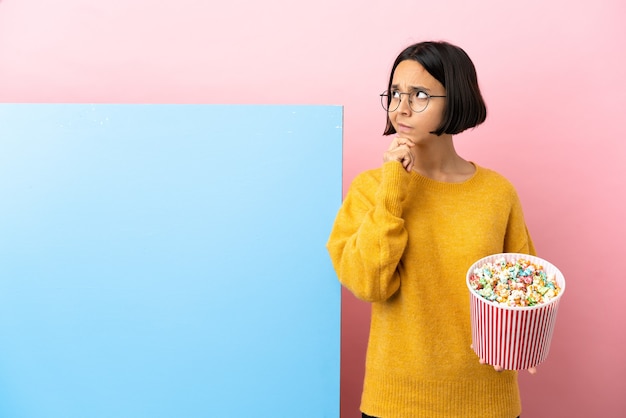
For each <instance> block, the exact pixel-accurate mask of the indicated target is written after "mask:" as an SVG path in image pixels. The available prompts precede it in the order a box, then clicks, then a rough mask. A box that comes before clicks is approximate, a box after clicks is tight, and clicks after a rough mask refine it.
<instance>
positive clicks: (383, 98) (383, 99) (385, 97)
mask: <svg viewBox="0 0 626 418" xmlns="http://www.w3.org/2000/svg"><path fill="white" fill-rule="evenodd" d="M397 93H398V94H399V95H400V100H398V106H396V108H395V109H391V108H389V109H387V108H388V107H389V106H385V103H386V104H387V105H389V104H390V103H391V92H390V91H389V90H385V91H383V92H382V94H381V95H380V105H381V106H382V107H383V109H384V110H385V112H387V113H389V112H395V111H396V110H398V108H400V103H402V95H403V94H406V95H407V96H409V107H410V108H411V110H412V111H413V112H415V113H422V112H423V111H424V110H426V109H427V108H428V105H429V104H430V99H431V98H432V97H448V96H441V95H436V94H428V93H427V92H425V91H424V90H416V91H412V92H410V93H402V92H400V91H398V92H397ZM417 93H424V94H425V95H426V96H427V97H428V99H427V101H426V106H424V108H423V109H422V110H415V109H413V106H411V103H412V101H411V95H412V94H417Z"/></svg>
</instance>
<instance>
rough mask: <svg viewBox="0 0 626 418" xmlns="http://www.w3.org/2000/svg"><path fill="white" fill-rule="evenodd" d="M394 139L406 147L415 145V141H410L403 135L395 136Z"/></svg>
mask: <svg viewBox="0 0 626 418" xmlns="http://www.w3.org/2000/svg"><path fill="white" fill-rule="evenodd" d="M395 141H396V142H397V143H398V144H399V145H406V146H408V147H414V146H415V142H413V141H411V140H410V139H409V138H405V137H403V136H396V137H395Z"/></svg>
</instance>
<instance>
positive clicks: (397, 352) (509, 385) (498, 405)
mask: <svg viewBox="0 0 626 418" xmlns="http://www.w3.org/2000/svg"><path fill="white" fill-rule="evenodd" d="M381 99H382V106H383V108H384V109H385V110H386V111H387V126H386V129H385V132H384V133H385V135H393V139H392V140H391V144H390V145H389V148H388V149H387V151H386V152H385V153H384V155H383V164H382V166H381V167H380V168H377V169H373V170H368V171H365V172H364V173H361V174H360V175H358V176H357V177H356V178H355V179H354V181H353V183H352V185H351V186H350V190H349V191H348V193H347V195H346V198H345V200H344V203H343V205H342V207H341V208H340V210H339V213H338V214H337V218H336V220H335V223H334V225H333V229H332V232H331V235H330V238H329V241H328V244H327V248H328V251H329V254H330V257H331V259H332V262H333V265H334V268H335V270H336V272H337V275H338V277H339V280H340V281H341V283H342V284H343V285H344V286H345V287H346V288H348V289H349V290H350V291H352V292H353V293H354V294H355V295H356V296H357V297H358V298H360V299H362V300H365V301H369V302H371V303H372V317H371V325H370V336H369V343H368V349H367V360H366V369H365V382H364V386H363V394H362V399H361V411H362V413H363V416H364V417H367V416H372V417H380V418H394V417H399V418H407V417H410V418H418V417H427V418H436V417H442V418H452V417H463V418H468V417H472V418H475V417H494V418H506V417H510V418H514V417H517V416H518V415H519V414H520V411H521V404H520V397H519V390H518V384H517V373H516V372H515V371H502V369H501V368H500V367H497V366H496V367H492V366H488V365H484V364H482V362H481V361H479V359H478V358H477V357H476V354H475V353H474V352H473V351H472V349H471V347H470V344H471V328H470V313H469V294H468V290H467V287H466V285H465V274H466V272H467V269H468V268H469V266H470V265H471V264H472V263H473V262H475V261H476V260H478V259H480V258H482V257H484V256H487V255H490V254H494V253H501V252H517V253H527V254H534V247H533V243H532V240H531V238H530V236H529V234H528V231H527V228H526V224H525V221H524V216H523V213H522V207H521V204H520V201H519V198H518V196H517V193H516V191H515V189H514V188H513V186H512V185H511V183H509V182H508V181H507V180H506V179H505V178H504V177H502V176H501V175H499V174H497V173H495V172H494V171H491V170H489V169H486V168H483V167H480V166H478V165H477V164H475V163H472V162H470V161H467V160H465V159H463V158H462V157H461V156H459V155H458V154H457V152H456V151H455V148H454V143H453V140H452V137H453V135H455V134H458V133H460V132H463V131H464V130H466V129H469V128H473V127H475V126H477V125H479V124H481V123H482V122H483V121H484V120H485V118H486V114H487V112H486V107H485V103H484V101H483V98H482V96H481V93H480V90H479V88H478V81H477V77H476V70H475V68H474V65H473V63H472V61H471V60H470V58H469V57H468V56H467V54H466V53H465V52H464V51H463V50H462V49H461V48H459V47H457V46H454V45H451V44H449V43H446V42H423V43H418V44H415V45H412V46H409V47H408V48H406V49H405V50H404V51H402V53H400V55H399V56H398V58H397V59H396V61H395V63H394V64H393V67H392V70H391V75H390V77H389V84H388V87H387V90H386V91H385V92H384V93H383V94H382V95H381Z"/></svg>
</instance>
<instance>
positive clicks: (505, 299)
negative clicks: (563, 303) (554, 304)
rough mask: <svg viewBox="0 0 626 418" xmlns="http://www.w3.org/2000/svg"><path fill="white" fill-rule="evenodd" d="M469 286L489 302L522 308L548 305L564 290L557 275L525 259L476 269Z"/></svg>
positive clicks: (500, 261)
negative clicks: (550, 273)
mask: <svg viewBox="0 0 626 418" xmlns="http://www.w3.org/2000/svg"><path fill="white" fill-rule="evenodd" d="M469 284H470V286H471V288H472V289H474V290H475V291H476V292H477V293H478V294H479V295H480V296H482V297H483V298H485V299H487V300H489V301H492V302H497V303H501V304H504V305H507V306H518V307H523V306H535V305H540V304H542V303H546V302H548V301H549V300H551V299H553V298H554V297H556V296H557V295H558V294H559V292H560V291H561V289H560V288H559V285H558V284H557V282H556V277H555V275H554V274H552V275H547V274H546V272H545V270H544V268H543V266H540V265H536V264H533V263H532V262H530V261H529V260H527V259H524V258H519V259H517V260H515V261H506V260H505V259H504V257H502V258H500V259H497V260H496V261H495V262H488V263H485V264H483V265H481V266H479V267H477V268H475V269H474V271H473V273H472V274H471V276H470V278H469Z"/></svg>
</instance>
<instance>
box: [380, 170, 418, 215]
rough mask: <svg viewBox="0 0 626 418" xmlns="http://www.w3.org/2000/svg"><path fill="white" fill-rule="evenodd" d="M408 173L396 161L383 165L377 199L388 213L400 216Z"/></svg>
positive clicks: (406, 187)
mask: <svg viewBox="0 0 626 418" xmlns="http://www.w3.org/2000/svg"><path fill="white" fill-rule="evenodd" d="M409 178H410V173H409V172H407V171H406V170H405V169H404V167H403V166H402V164H401V163H400V162H398V161H388V162H386V163H384V164H383V168H382V179H381V183H380V188H379V189H378V194H377V199H378V201H379V202H381V203H382V205H383V206H384V207H385V209H386V210H387V211H389V213H391V214H392V215H394V216H397V217H401V216H402V202H404V200H405V199H406V195H407V189H408V183H409Z"/></svg>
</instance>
